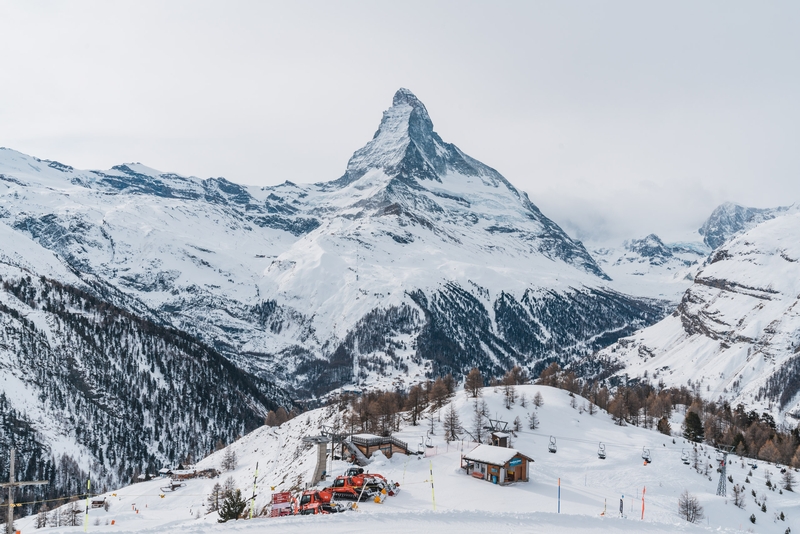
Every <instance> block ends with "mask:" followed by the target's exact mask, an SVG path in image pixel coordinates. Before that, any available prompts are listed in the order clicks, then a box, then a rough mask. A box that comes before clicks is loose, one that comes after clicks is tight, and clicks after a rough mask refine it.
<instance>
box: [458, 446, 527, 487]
mask: <svg viewBox="0 0 800 534" xmlns="http://www.w3.org/2000/svg"><path fill="white" fill-rule="evenodd" d="M531 463H533V458H530V457H529V456H526V455H524V454H522V453H521V452H519V451H517V450H515V449H509V448H508V447H495V446H494V445H478V446H477V447H475V448H474V449H472V450H471V451H470V452H468V453H467V454H465V455H463V456H462V457H461V468H462V469H464V470H465V471H466V472H467V474H468V475H471V476H473V477H474V478H479V479H481V480H486V481H488V482H491V483H493V484H510V483H512V482H527V481H528V476H529V471H530V464H531Z"/></svg>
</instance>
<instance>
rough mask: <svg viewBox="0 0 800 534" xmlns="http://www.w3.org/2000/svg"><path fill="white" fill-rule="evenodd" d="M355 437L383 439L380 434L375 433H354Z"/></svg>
mask: <svg viewBox="0 0 800 534" xmlns="http://www.w3.org/2000/svg"><path fill="white" fill-rule="evenodd" d="M353 437H354V438H361V439H382V438H381V437H380V436H376V435H375V434H353Z"/></svg>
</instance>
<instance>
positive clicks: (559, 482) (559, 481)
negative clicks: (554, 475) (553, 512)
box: [558, 477, 561, 514]
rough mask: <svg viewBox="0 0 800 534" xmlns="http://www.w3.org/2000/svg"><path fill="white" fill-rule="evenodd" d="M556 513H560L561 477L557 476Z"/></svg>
mask: <svg viewBox="0 0 800 534" xmlns="http://www.w3.org/2000/svg"><path fill="white" fill-rule="evenodd" d="M558 513H559V514H560V513H561V477H559V478H558Z"/></svg>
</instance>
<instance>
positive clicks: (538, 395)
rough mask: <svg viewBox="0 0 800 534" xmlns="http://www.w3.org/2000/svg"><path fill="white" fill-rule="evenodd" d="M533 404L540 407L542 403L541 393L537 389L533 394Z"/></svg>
mask: <svg viewBox="0 0 800 534" xmlns="http://www.w3.org/2000/svg"><path fill="white" fill-rule="evenodd" d="M533 405H534V406H536V407H537V408H541V407H542V406H543V405H544V399H543V398H542V394H541V393H539V392H538V391H537V392H536V395H534V396H533Z"/></svg>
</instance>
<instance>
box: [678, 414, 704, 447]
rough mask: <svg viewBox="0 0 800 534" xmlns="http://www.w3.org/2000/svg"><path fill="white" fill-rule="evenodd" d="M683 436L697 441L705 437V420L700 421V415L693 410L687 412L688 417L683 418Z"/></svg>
mask: <svg viewBox="0 0 800 534" xmlns="http://www.w3.org/2000/svg"><path fill="white" fill-rule="evenodd" d="M683 437H684V438H686V439H688V440H689V441H694V442H696V443H700V442H702V441H703V439H704V433H703V422H702V421H700V416H699V415H697V414H696V413H695V412H693V411H691V410H689V411H688V412H686V418H685V419H684V420H683Z"/></svg>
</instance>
